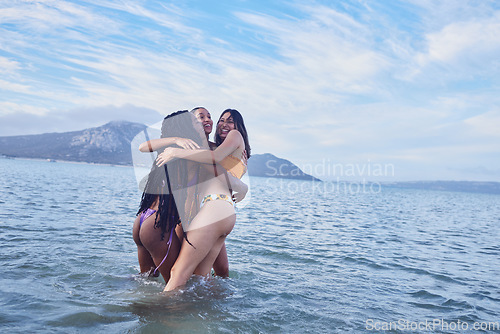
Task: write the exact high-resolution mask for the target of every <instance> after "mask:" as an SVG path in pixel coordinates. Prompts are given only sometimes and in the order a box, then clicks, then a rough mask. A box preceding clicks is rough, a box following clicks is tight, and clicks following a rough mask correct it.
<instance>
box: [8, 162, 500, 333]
mask: <svg viewBox="0 0 500 334" xmlns="http://www.w3.org/2000/svg"><path fill="white" fill-rule="evenodd" d="M0 180H1V182H0V189H1V198H0V245H1V247H0V292H1V293H0V303H1V304H0V305H1V307H0V329H1V330H2V331H8V332H50V333H54V332H56V333H57V332H61V333H68V332H70V333H71V332H78V333H80V332H96V331H107V332H111V333H118V332H120V333H121V332H129V333H142V332H144V333H156V332H179V333H183V332H185V333H192V332H195V333H196V332H199V333H234V332H237V333H238V332H239V333H259V332H261V333H273V332H281V333H302V332H315V333H332V332H338V333H343V332H363V333H364V332H367V331H369V330H371V329H373V330H375V329H379V330H378V332H380V331H381V330H384V329H385V328H384V327H383V326H384V325H387V324H388V323H390V322H393V323H394V324H393V325H392V326H395V323H396V322H398V321H399V323H398V324H399V326H400V328H399V329H397V330H393V331H392V332H398V331H404V330H405V329H406V328H405V327H401V326H405V324H406V326H408V329H409V328H410V326H413V325H421V326H422V323H423V322H425V321H429V322H430V321H433V320H434V319H439V320H440V321H441V327H439V326H438V327H435V328H433V330H428V329H429V328H427V330H422V327H420V330H417V331H418V332H447V333H455V332H458V331H457V330H453V328H454V327H453V326H454V324H455V326H456V324H457V323H458V324H460V322H461V323H462V326H464V325H463V323H466V324H467V326H469V328H472V326H473V324H474V323H475V322H477V323H481V324H483V323H488V322H490V323H491V322H497V323H498V322H500V318H499V314H500V243H499V240H500V233H499V231H500V227H499V226H500V218H499V217H500V205H499V204H500V196H497V195H483V194H468V193H453V192H435V191H423V190H404V189H390V188H382V189H381V191H380V192H357V193H349V191H345V189H338V188H337V189H325V188H324V186H322V187H323V188H321V187H318V185H317V184H316V185H315V184H313V183H312V182H302V181H285V180H274V179H264V178H251V193H252V199H251V201H250V203H249V204H248V205H247V206H246V207H245V208H242V209H240V210H239V212H238V219H237V223H236V226H235V228H234V230H233V232H232V233H231V234H230V236H229V237H228V239H227V242H226V244H227V249H228V253H229V261H230V278H229V279H215V280H212V281H209V282H207V281H204V280H200V279H192V280H191V281H189V283H188V284H187V286H186V287H185V288H184V289H182V290H181V291H178V292H176V293H173V294H171V295H168V296H165V295H162V294H160V291H161V290H162V288H163V286H164V282H162V280H161V279H147V278H143V277H141V276H139V275H137V272H138V263H137V258H136V248H135V245H134V242H133V240H132V235H131V228H132V221H133V219H134V214H135V212H136V210H137V206H138V203H139V199H140V193H139V192H138V190H137V186H136V182H135V177H134V172H133V169H132V168H127V167H110V166H98V165H84V164H70V163H50V162H44V161H29V160H8V159H0ZM405 321H406V322H405ZM445 323H447V324H448V328H446V326H444V324H445ZM436 326H437V324H436ZM443 326H444V327H443ZM484 326H486V325H484V324H483V329H484V328H485V327H484ZM455 328H456V327H455ZM392 329H394V327H393V328H392ZM462 329H463V327H462ZM489 329H490V330H486V332H493V331H494V330H491V327H490V328H489ZM413 332H415V331H413ZM496 332H500V331H499V330H496Z"/></svg>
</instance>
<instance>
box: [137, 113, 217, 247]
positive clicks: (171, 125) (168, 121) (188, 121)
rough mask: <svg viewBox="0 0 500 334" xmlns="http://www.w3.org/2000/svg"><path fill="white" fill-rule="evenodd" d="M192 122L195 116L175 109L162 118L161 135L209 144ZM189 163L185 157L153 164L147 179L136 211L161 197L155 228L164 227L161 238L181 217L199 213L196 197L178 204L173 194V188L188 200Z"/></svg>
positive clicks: (205, 145)
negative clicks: (196, 209) (162, 163)
mask: <svg viewBox="0 0 500 334" xmlns="http://www.w3.org/2000/svg"><path fill="white" fill-rule="evenodd" d="M193 122H196V124H197V120H196V118H195V117H194V115H192V114H191V113H189V112H188V111H187V110H180V111H177V112H174V113H172V114H170V115H168V116H167V117H165V118H164V119H163V124H162V128H161V137H162V138H167V137H182V138H190V139H192V140H193V141H195V142H196V143H197V144H198V145H200V147H202V148H205V147H207V144H206V143H204V142H203V138H202V137H201V135H200V132H198V131H197V130H196V129H195V128H194V126H193ZM200 128H201V126H200ZM203 136H204V134H203ZM187 163H188V162H187V161H186V160H183V159H176V160H173V161H170V162H168V163H167V164H165V165H163V166H161V167H157V166H156V164H153V167H152V168H151V171H150V172H149V175H148V178H147V181H146V186H145V189H144V192H143V194H142V198H141V204H140V205H139V211H138V213H137V214H140V213H142V212H143V211H144V210H146V209H148V208H150V207H151V206H152V205H153V203H154V202H155V201H156V200H157V199H158V201H159V202H158V211H157V212H156V218H155V225H154V227H155V228H160V229H161V232H162V233H161V239H162V240H163V237H164V234H165V232H171V229H172V228H175V226H177V224H179V223H180V222H181V217H182V218H183V219H185V218H188V219H191V218H192V217H194V215H195V214H196V212H194V211H193V210H192V208H191V207H192V206H193V205H195V204H196V203H195V201H194V200H191V202H188V200H186V201H182V202H181V203H176V201H175V198H174V195H173V192H174V191H180V192H184V193H183V195H184V196H185V198H186V199H187V194H186V192H187V191H186V187H187V184H188V180H187V178H188V174H187V173H186V170H187V167H188V166H187ZM193 207H194V206H193ZM186 213H189V214H190V215H187V214H186ZM186 240H187V239H186ZM188 242H189V241H188Z"/></svg>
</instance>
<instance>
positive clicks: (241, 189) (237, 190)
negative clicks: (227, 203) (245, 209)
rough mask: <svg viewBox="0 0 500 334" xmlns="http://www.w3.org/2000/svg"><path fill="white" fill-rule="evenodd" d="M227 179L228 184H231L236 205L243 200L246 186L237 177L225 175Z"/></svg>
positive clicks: (246, 189) (229, 174)
mask: <svg viewBox="0 0 500 334" xmlns="http://www.w3.org/2000/svg"><path fill="white" fill-rule="evenodd" d="M227 176H228V177H229V182H230V183H231V188H232V189H233V191H234V194H233V198H234V201H235V202H236V203H238V202H240V201H241V200H243V199H244V198H245V196H246V194H247V192H248V186H247V185H246V183H245V182H243V181H241V180H240V179H238V178H237V177H235V176H233V175H232V174H231V173H227Z"/></svg>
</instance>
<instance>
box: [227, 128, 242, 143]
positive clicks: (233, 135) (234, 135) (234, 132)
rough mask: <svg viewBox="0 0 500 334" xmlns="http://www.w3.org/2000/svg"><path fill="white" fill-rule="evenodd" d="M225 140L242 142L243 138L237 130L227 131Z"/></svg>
mask: <svg viewBox="0 0 500 334" xmlns="http://www.w3.org/2000/svg"><path fill="white" fill-rule="evenodd" d="M227 138H231V139H233V140H241V141H243V136H242V135H241V133H240V132H239V131H238V130H231V131H229V133H228V134H227Z"/></svg>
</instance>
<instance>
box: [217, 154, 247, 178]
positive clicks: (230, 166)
mask: <svg viewBox="0 0 500 334" xmlns="http://www.w3.org/2000/svg"><path fill="white" fill-rule="evenodd" d="M220 165H221V166H222V167H224V169H225V170H227V171H228V172H229V173H231V175H233V176H234V177H237V178H238V179H241V177H242V176H243V174H245V173H246V171H247V165H246V164H245V162H243V160H241V159H238V158H236V157H235V156H233V155H228V156H227V157H225V158H224V159H223V160H222V161H221V162H220Z"/></svg>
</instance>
